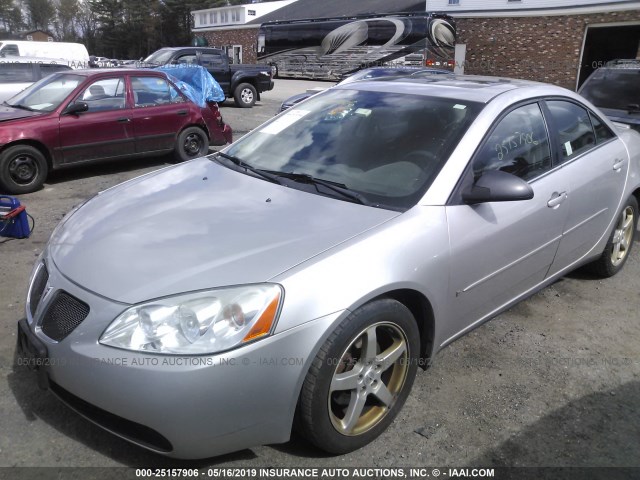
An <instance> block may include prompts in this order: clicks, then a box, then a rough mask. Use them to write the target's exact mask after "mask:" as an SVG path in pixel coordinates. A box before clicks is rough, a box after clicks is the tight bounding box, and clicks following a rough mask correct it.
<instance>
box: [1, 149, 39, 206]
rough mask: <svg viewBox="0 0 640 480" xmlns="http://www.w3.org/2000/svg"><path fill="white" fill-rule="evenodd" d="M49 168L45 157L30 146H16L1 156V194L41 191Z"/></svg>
mask: <svg viewBox="0 0 640 480" xmlns="http://www.w3.org/2000/svg"><path fill="white" fill-rule="evenodd" d="M48 172H49V167H48V166H47V160H46V159H45V158H44V155H42V153H41V152H40V150H38V149H37V148H35V147H32V146H30V145H15V146H13V147H9V148H7V149H6V150H5V151H4V152H2V154H1V155H0V193H9V194H21V193H31V192H35V191H36V190H39V189H40V188H41V187H42V184H43V183H44V180H45V179H46V178H47V173H48Z"/></svg>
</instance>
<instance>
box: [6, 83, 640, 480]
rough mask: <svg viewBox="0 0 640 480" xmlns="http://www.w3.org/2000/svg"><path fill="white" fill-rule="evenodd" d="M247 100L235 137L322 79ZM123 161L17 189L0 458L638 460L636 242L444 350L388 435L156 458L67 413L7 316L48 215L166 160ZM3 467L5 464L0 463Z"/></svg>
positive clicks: (87, 462) (61, 461)
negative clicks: (27, 225) (21, 213)
mask: <svg viewBox="0 0 640 480" xmlns="http://www.w3.org/2000/svg"><path fill="white" fill-rule="evenodd" d="M276 85H277V86H276V89H275V90H274V91H272V92H268V93H266V94H264V95H263V98H262V101H261V102H259V103H258V104H257V105H256V107H254V108H253V109H250V110H244V109H238V108H235V107H234V106H233V105H232V103H231V102H229V101H227V102H226V103H225V105H224V106H223V108H222V113H223V116H224V118H225V120H226V121H227V122H228V123H229V124H230V125H231V126H232V127H233V129H234V131H235V134H236V138H239V137H240V136H241V135H243V134H244V133H246V132H247V131H249V130H250V129H252V128H254V127H255V126H257V125H258V124H260V123H262V122H263V121H265V120H267V119H269V118H271V117H272V116H273V115H274V114H275V112H276V111H277V109H278V106H279V103H280V102H281V100H282V99H284V98H286V97H287V96H289V95H291V94H294V93H298V92H300V91H304V90H305V89H306V88H311V87H314V86H318V85H320V86H328V85H329V84H326V83H321V82H304V81H295V80H289V81H285V80H281V81H277V83H276ZM168 164H169V163H168V160H167V159H166V158H149V159H143V160H135V161H131V160H126V161H122V162H119V163H111V164H102V165H99V166H93V167H83V168H76V169H73V170H68V171H64V172H60V173H57V174H55V175H52V176H51V178H50V180H49V181H48V182H47V184H46V186H45V188H44V189H43V190H41V191H39V192H36V193H33V194H30V195H24V196H22V197H21V198H20V200H21V201H22V202H23V203H24V204H25V205H26V206H27V209H28V211H29V213H30V214H31V215H32V216H33V217H34V218H35V220H36V228H35V231H34V233H33V235H32V236H31V238H29V239H25V240H3V239H0V260H1V261H0V432H2V433H0V466H4V467H7V466H56V467H64V466H91V467H105V466H135V467H144V468H151V467H158V466H181V467H190V466H199V467H204V466H213V465H217V466H230V467H267V466H269V467H302V466H316V467H318V466H319V467H347V466H380V467H389V466H423V465H425V466H438V465H439V466H449V467H464V466H605V467H609V466H636V467H640V435H639V433H640V408H639V407H640V353H639V351H640V333H639V329H638V325H639V323H640V321H639V320H640V313H639V307H640V301H639V297H638V292H639V291H640V246H639V245H637V243H638V242H636V245H635V251H634V252H633V254H632V256H631V258H629V261H628V263H627V265H626V267H625V269H624V270H623V271H622V272H621V273H620V274H619V275H617V276H616V277H614V278H612V279H609V280H606V281H601V280H597V279H594V278H592V277H590V276H588V275H587V274H584V273H582V272H576V273H574V274H571V275H570V276H568V277H565V278H563V279H561V280H560V281H558V282H557V283H555V284H554V285H552V286H550V287H549V288H546V289H545V290H543V291H542V292H540V293H538V294H537V295H534V296H533V297H532V298H530V299H529V300H527V301H525V302H522V303H521V304H519V305H518V306H516V307H515V308H512V309H511V310H509V311H508V312H505V313H504V314H502V315H500V316H499V317H497V318H496V319H494V320H492V321H491V322H489V323H487V324H485V325H484V326H482V327H480V328H478V329H476V330H475V331H473V332H472V333H470V334H469V335H467V336H466V337H464V338H463V339H461V340H459V341H457V342H455V343H454V344H452V345H450V346H449V347H447V348H446V349H445V350H443V351H442V352H440V353H439V354H438V356H437V357H436V359H435V364H434V365H433V366H432V367H431V368H430V369H429V370H428V371H426V372H422V371H420V372H419V373H418V377H417V379H416V382H415V385H414V387H413V392H412V393H411V395H410V397H409V399H408V401H407V404H406V405H405V407H404V409H403V410H402V412H401V413H400V414H399V415H398V417H397V420H396V421H395V422H394V423H393V424H392V425H391V427H390V428H389V429H388V430H387V432H386V433H385V434H383V435H382V437H380V438H379V439H378V440H377V441H375V442H373V443H372V444H370V445H368V446H367V447H365V448H363V449H361V450H359V451H357V452H353V453H351V454H348V455H342V456H336V457H330V456H325V455H323V454H322V453H320V452H318V451H317V450H314V449H313V448H312V447H310V446H309V445H308V444H307V443H305V442H304V440H302V439H298V438H295V439H293V440H292V441H290V442H289V443H287V444H284V445H273V446H263V447H258V448H252V449H249V450H244V451H241V452H238V453H235V454H230V455H225V456H222V457H217V458H211V459H206V460H202V461H198V462H182V461H175V460H169V459H165V458H163V457H160V456H157V455H155V454H152V453H149V452H147V451H145V450H143V449H141V448H138V447H135V446H132V445H130V444H128V443H127V442H124V441H123V440H120V439H118V438H116V437H114V436H112V435H110V434H108V433H106V432H104V431H102V430H101V429H99V428H98V427H95V426H94V425H92V424H91V423H89V422H87V421H85V420H84V419H82V418H80V417H79V416H78V415H76V414H75V413H73V412H71V411H70V410H69V409H67V408H66V407H65V406H63V405H62V404H61V403H60V402H58V401H57V400H56V399H55V398H54V397H53V396H52V395H51V394H50V393H48V392H42V391H40V390H38V388H37V386H36V383H35V379H34V378H33V377H32V375H31V374H30V373H29V372H27V371H25V370H23V369H22V368H18V367H16V368H15V369H14V367H13V355H14V348H15V341H16V333H15V332H16V321H17V320H18V319H19V318H21V317H22V316H23V315H24V314H23V310H24V302H25V295H26V285H27V280H28V276H29V273H30V271H31V268H32V265H33V262H34V260H35V258H36V256H37V255H38V254H39V253H40V251H41V250H42V248H43V247H44V245H45V243H46V241H47V238H48V236H49V234H50V233H51V231H52V229H53V227H54V226H55V224H56V223H57V222H58V221H59V220H60V219H61V218H62V216H63V215H64V214H65V213H66V212H67V211H69V210H70V209H71V208H72V206H74V205H75V204H77V203H79V202H81V201H82V200H84V199H85V198H87V197H88V196H90V195H92V194H93V193H95V192H97V191H99V190H103V189H105V188H107V187H109V186H111V185H115V184H117V183H120V182H122V181H124V180H127V179H129V178H132V177H134V176H137V175H140V174H143V173H145V172H149V171H152V170H155V169H158V168H162V167H164V166H166V165H168ZM0 476H2V475H1V474H0Z"/></svg>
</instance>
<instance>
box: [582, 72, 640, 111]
mask: <svg viewBox="0 0 640 480" xmlns="http://www.w3.org/2000/svg"><path fill="white" fill-rule="evenodd" d="M639 85H640V68H600V69H598V70H596V71H595V72H593V74H592V75H591V76H590V77H589V78H588V79H587V81H586V82H585V84H584V85H583V86H582V88H581V89H580V94H581V95H582V96H583V97H585V98H586V99H587V100H589V101H590V102H591V103H593V104H594V105H596V106H597V107H601V108H614V109H618V110H626V109H628V108H629V105H634V104H635V105H638V104H640V88H639V87H638V86H639Z"/></svg>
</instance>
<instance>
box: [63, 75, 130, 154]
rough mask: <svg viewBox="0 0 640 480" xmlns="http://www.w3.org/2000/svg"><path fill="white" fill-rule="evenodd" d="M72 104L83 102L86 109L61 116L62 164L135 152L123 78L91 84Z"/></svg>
mask: <svg viewBox="0 0 640 480" xmlns="http://www.w3.org/2000/svg"><path fill="white" fill-rule="evenodd" d="M74 102H86V104H87V105H88V106H89V110H88V111H86V112H82V113H80V114H76V115H62V116H61V117H60V148H61V151H62V159H63V163H65V164H68V163H77V162H84V161H88V160H98V159H106V158H115V157H121V156H125V155H131V154H133V153H134V151H135V141H134V135H133V126H132V111H131V108H128V107H127V104H126V98H125V83H124V76H118V77H112V78H101V79H99V80H96V81H94V82H92V83H91V84H90V85H88V86H87V87H86V88H85V89H84V90H83V91H82V93H80V94H79V95H78V96H77V97H76V98H75V100H74Z"/></svg>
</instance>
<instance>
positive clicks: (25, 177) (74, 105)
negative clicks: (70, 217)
mask: <svg viewBox="0 0 640 480" xmlns="http://www.w3.org/2000/svg"><path fill="white" fill-rule="evenodd" d="M225 143H231V129H230V128H229V126H228V125H225V124H224V122H223V121H222V116H221V115H220V112H219V111H218V107H217V105H216V104H214V103H211V104H208V105H207V106H206V107H204V108H201V107H199V106H198V105H196V104H195V103H193V102H191V101H190V100H189V99H188V98H187V97H186V96H185V95H184V93H183V92H182V91H180V90H179V89H178V88H177V87H176V86H175V84H173V82H172V81H171V80H170V79H169V78H167V76H166V75H165V74H164V73H162V72H154V71H148V70H136V69H128V70H127V69H118V70H115V69H114V70H104V69H101V70H75V71H72V72H60V73H56V74H53V75H50V76H48V77H45V78H44V79H42V80H40V81H39V82H37V83H35V84H33V85H32V86H31V87H29V88H27V89H26V90H24V91H23V92H21V93H19V94H18V95H16V96H14V97H12V98H10V99H9V100H7V101H5V102H3V103H2V105H1V106H0V193H18V194H19V193H29V192H33V191H35V190H37V189H39V188H40V187H41V186H42V184H43V183H44V181H45V179H46V178H47V174H48V172H49V171H50V170H52V169H57V168H63V167H68V166H71V165H78V164H84V163H87V162H92V161H96V160H110V159H117V158H123V157H131V156H144V155H159V154H164V153H170V152H173V153H174V155H175V157H176V159H177V160H180V161H182V160H189V159H191V158H196V157H200V156H202V155H205V154H207V153H208V150H209V144H212V145H224V144H225Z"/></svg>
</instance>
